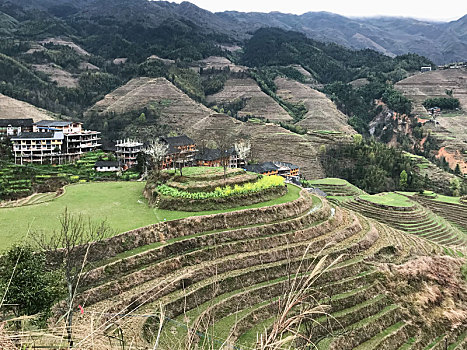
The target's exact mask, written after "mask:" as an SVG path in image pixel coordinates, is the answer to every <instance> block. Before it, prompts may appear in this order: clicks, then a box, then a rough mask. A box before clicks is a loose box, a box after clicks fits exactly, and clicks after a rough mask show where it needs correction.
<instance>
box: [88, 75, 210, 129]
mask: <svg viewBox="0 0 467 350" xmlns="http://www.w3.org/2000/svg"><path fill="white" fill-rule="evenodd" d="M152 104H156V106H157V107H158V108H160V110H161V115H162V116H163V118H164V123H166V124H168V125H170V126H171V127H174V128H178V127H180V126H184V127H186V128H189V127H190V126H191V125H193V124H194V123H196V122H198V121H199V120H200V119H202V118H204V117H206V116H209V115H210V114H211V113H212V111H211V110H210V109H209V108H207V107H205V106H203V105H202V104H200V103H197V102H195V101H193V100H192V99H190V98H189V97H188V96H187V95H186V94H184V93H183V92H182V91H181V90H179V89H178V88H177V87H175V86H174V85H173V84H172V83H171V82H169V81H168V80H167V79H165V78H145V77H140V78H134V79H132V80H130V81H129V82H128V83H127V84H125V85H123V86H121V87H119V88H118V89H116V90H114V91H112V92H111V93H109V94H107V95H106V96H105V97H104V99H102V100H100V101H98V102H97V103H96V104H95V105H94V106H93V107H91V108H90V109H89V110H88V113H93V112H95V113H98V114H108V113H124V112H130V111H134V110H139V109H141V108H144V107H148V106H150V105H152Z"/></svg>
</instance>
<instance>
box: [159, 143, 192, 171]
mask: <svg viewBox="0 0 467 350" xmlns="http://www.w3.org/2000/svg"><path fill="white" fill-rule="evenodd" d="M161 141H162V142H164V143H165V144H167V146H168V150H167V156H166V157H165V159H164V161H163V162H162V168H163V169H169V168H173V167H175V166H176V167H178V166H180V165H182V166H191V165H193V164H194V162H195V155H196V152H197V149H196V144H195V141H193V140H192V139H191V138H189V137H188V136H186V135H181V136H173V137H161Z"/></svg>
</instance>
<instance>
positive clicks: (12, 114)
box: [0, 94, 53, 122]
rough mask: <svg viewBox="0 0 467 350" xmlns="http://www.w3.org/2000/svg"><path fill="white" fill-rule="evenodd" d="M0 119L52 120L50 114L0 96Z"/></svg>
mask: <svg viewBox="0 0 467 350" xmlns="http://www.w3.org/2000/svg"><path fill="white" fill-rule="evenodd" d="M0 111H1V113H0V119H19V118H32V119H33V120H34V121H35V122H37V121H39V120H43V119H51V118H53V117H52V115H51V113H50V112H47V111H45V110H42V109H40V108H37V107H35V106H33V105H31V104H29V103H26V102H23V101H19V100H15V99H14V98H11V97H8V96H5V95H2V94H0Z"/></svg>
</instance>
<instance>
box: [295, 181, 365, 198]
mask: <svg viewBox="0 0 467 350" xmlns="http://www.w3.org/2000/svg"><path fill="white" fill-rule="evenodd" d="M304 186H307V187H309V186H312V187H314V188H318V189H320V190H321V191H323V192H324V193H325V194H326V195H327V197H326V198H327V199H328V200H330V201H331V202H335V203H338V202H340V201H342V200H347V199H351V198H353V197H355V196H359V195H361V194H366V193H365V191H363V190H361V189H359V188H358V187H356V186H354V185H352V184H351V183H349V182H348V181H346V180H343V179H335V178H326V179H319V180H311V181H305V183H304Z"/></svg>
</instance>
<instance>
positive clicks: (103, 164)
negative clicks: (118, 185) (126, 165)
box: [94, 160, 119, 168]
mask: <svg viewBox="0 0 467 350" xmlns="http://www.w3.org/2000/svg"><path fill="white" fill-rule="evenodd" d="M94 166H95V167H108V168H112V167H116V168H118V166H119V163H118V162H117V161H113V160H98V161H97V162H96V164H94Z"/></svg>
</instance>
